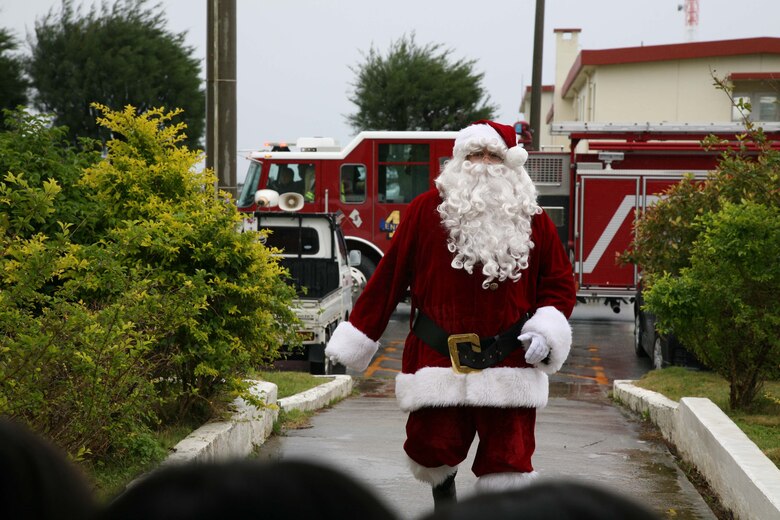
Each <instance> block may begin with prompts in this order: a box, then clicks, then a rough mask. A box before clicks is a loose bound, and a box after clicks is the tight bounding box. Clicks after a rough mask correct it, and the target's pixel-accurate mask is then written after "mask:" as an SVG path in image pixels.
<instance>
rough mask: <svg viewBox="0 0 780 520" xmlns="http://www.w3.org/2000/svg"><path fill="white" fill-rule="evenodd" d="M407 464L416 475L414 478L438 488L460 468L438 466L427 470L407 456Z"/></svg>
mask: <svg viewBox="0 0 780 520" xmlns="http://www.w3.org/2000/svg"><path fill="white" fill-rule="evenodd" d="M406 463H407V464H408V465H409V470H410V471H411V472H412V475H414V478H416V479H417V480H419V481H420V482H427V483H428V484H430V485H431V486H438V485H439V484H441V483H442V482H444V481H445V480H447V477H449V476H450V475H452V474H453V473H455V472H456V471H458V466H438V467H436V468H426V467H425V466H421V465H420V464H418V463H417V462H415V461H414V460H413V459H412V458H411V457H409V456H408V455H407V456H406Z"/></svg>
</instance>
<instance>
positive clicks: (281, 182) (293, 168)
mask: <svg viewBox="0 0 780 520" xmlns="http://www.w3.org/2000/svg"><path fill="white" fill-rule="evenodd" d="M315 182H316V171H315V167H314V164H313V163H300V164H298V163H289V164H272V165H271V168H270V170H269V172H268V188H270V189H272V190H276V191H278V192H279V193H280V194H281V193H290V192H294V193H298V194H300V195H303V200H304V202H315V198H316V197H315Z"/></svg>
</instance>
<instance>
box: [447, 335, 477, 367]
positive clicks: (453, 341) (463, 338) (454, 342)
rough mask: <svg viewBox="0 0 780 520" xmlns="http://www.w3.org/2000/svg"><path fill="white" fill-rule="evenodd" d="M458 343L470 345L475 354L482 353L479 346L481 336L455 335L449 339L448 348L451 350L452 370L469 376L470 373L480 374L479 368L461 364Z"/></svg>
mask: <svg viewBox="0 0 780 520" xmlns="http://www.w3.org/2000/svg"><path fill="white" fill-rule="evenodd" d="M458 343H470V344H471V350H473V351H474V352H482V349H481V348H480V346H479V336H477V335H476V334H474V333H471V332H469V333H468V334H453V335H452V336H450V337H448V338H447V346H448V347H449V350H450V361H451V362H452V370H454V371H455V373H456V374H468V373H469V372H479V371H480V369H478V368H471V367H467V366H464V365H461V364H460V356H459V355H458Z"/></svg>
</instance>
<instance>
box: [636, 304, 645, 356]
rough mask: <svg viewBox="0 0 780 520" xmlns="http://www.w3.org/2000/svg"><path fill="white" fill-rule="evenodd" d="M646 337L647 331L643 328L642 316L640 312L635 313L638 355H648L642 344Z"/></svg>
mask: <svg viewBox="0 0 780 520" xmlns="http://www.w3.org/2000/svg"><path fill="white" fill-rule="evenodd" d="M644 339H645V331H644V330H643V329H642V316H641V315H640V314H639V313H635V314H634V353H635V354H636V357H641V358H643V357H647V352H645V348H644V347H643V346H642V343H644Z"/></svg>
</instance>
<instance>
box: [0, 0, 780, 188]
mask: <svg viewBox="0 0 780 520" xmlns="http://www.w3.org/2000/svg"><path fill="white" fill-rule="evenodd" d="M82 3H83V4H84V5H90V4H91V3H92V1H91V0H85V1H84V2H79V1H76V5H79V4H82ZM236 4H237V17H238V50H237V53H238V56H237V59H238V73H237V75H238V78H237V80H238V83H237V92H238V147H239V149H240V150H247V149H252V148H257V147H259V146H261V145H262V143H263V142H265V141H269V140H294V139H296V138H298V137H301V136H330V137H335V138H336V139H338V141H339V143H340V144H341V145H342V146H345V145H346V144H347V143H348V142H349V141H350V140H351V139H352V137H353V136H354V133H353V132H352V130H351V128H350V127H349V125H348V124H347V123H346V120H345V117H344V116H345V115H346V114H348V113H351V112H353V111H354V110H355V106H354V105H353V104H352V103H350V102H349V100H348V97H349V96H350V94H351V92H352V86H351V83H352V82H353V80H354V77H355V75H354V73H353V72H352V70H350V67H355V66H357V65H358V64H360V63H361V62H362V61H363V53H365V52H367V51H368V49H370V48H371V46H372V45H373V46H374V47H375V48H376V49H378V50H380V51H382V52H384V51H386V49H388V47H389V46H390V43H391V42H392V41H395V40H397V39H398V38H400V37H401V36H403V35H404V34H409V33H411V32H412V31H414V32H415V34H416V41H417V42H418V44H427V43H441V44H443V45H444V46H445V47H446V48H449V49H452V51H453V54H452V57H453V58H454V59H459V58H466V59H473V60H476V62H477V63H476V70H477V71H479V72H483V73H484V75H485V76H484V86H485V87H486V89H487V91H488V92H489V94H490V98H491V101H492V102H493V103H495V104H497V105H499V113H498V117H497V118H496V119H497V120H498V121H501V122H504V123H507V124H511V123H513V122H515V121H516V120H517V119H518V118H519V117H520V114H519V112H518V106H519V105H520V101H521V99H522V94H523V91H524V89H525V87H526V86H528V85H530V84H531V74H532V56H533V38H534V10H535V5H536V1H535V0H487V1H482V2H475V1H470V2H466V1H463V0H446V1H445V0H391V1H388V0H383V1H376V0H294V1H293V0H237V1H236ZM545 4H546V5H545V41H544V53H545V56H544V67H543V69H544V73H543V82H544V83H545V84H551V83H553V82H554V51H555V48H554V42H555V40H554V35H553V29H555V28H580V29H582V32H581V33H580V40H579V41H580V47H581V48H582V49H608V48H615V47H632V46H639V45H657V44H667V43H682V42H685V41H688V33H687V31H686V27H685V17H684V15H683V12H682V11H679V10H678V6H681V5H682V4H683V0H546V2H545ZM59 5H60V1H59V0H0V26H2V27H5V28H7V29H10V30H11V31H12V32H13V33H14V34H15V36H17V38H19V39H21V40H25V39H26V38H27V36H28V35H32V33H33V30H34V26H35V20H36V19H37V18H39V17H40V16H42V15H44V14H45V13H46V12H48V11H49V10H50V9H52V8H55V9H57V10H58V9H59ZM149 5H150V6H153V5H155V2H154V1H151V2H149ZM160 5H161V6H162V9H163V10H164V12H165V16H166V18H167V20H168V27H169V29H170V30H171V31H173V32H177V33H179V32H185V31H186V33H187V42H188V44H189V45H191V46H192V47H193V48H194V49H195V50H194V52H195V55H196V56H197V57H198V58H200V59H201V61H202V65H203V67H202V68H203V76H204V77H205V69H206V63H205V58H206V53H205V48H206V5H207V3H206V0H162V1H161V2H160ZM778 20H780V0H742V1H739V2H737V1H735V0H699V25H698V27H697V29H696V33H695V40H696V41H711V40H725V39H735V38H752V37H760V36H780V24H778ZM25 45H26V44H25ZM243 168H244V166H243V161H241V162H240V165H239V180H241V179H242V178H243Z"/></svg>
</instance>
